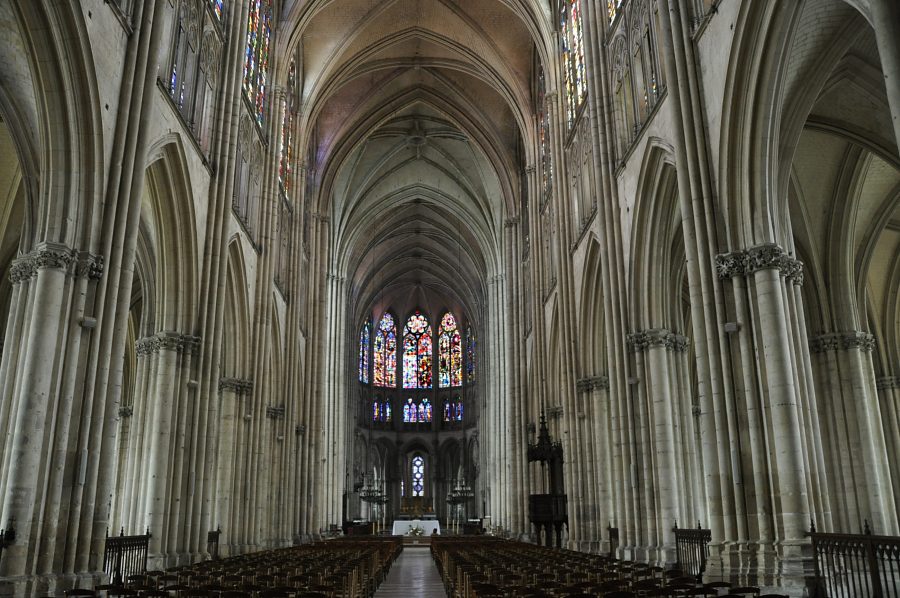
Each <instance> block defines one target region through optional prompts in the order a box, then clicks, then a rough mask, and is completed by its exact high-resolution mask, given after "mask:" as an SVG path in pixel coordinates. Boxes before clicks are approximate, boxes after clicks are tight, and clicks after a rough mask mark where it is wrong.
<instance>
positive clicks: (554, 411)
mask: <svg viewBox="0 0 900 598" xmlns="http://www.w3.org/2000/svg"><path fill="white" fill-rule="evenodd" d="M562 414H563V408H562V407H560V406H559V405H554V406H552V407H547V417H549V418H550V419H559V418H561V417H562Z"/></svg>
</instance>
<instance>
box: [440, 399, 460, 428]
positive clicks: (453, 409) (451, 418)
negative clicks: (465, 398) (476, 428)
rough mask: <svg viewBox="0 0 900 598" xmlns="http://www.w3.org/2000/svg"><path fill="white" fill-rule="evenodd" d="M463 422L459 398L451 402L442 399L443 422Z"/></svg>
mask: <svg viewBox="0 0 900 598" xmlns="http://www.w3.org/2000/svg"><path fill="white" fill-rule="evenodd" d="M462 420H463V403H462V399H461V398H459V397H454V398H453V400H450V399H444V421H445V422H461V421H462Z"/></svg>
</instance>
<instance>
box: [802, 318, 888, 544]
mask: <svg viewBox="0 0 900 598" xmlns="http://www.w3.org/2000/svg"><path fill="white" fill-rule="evenodd" d="M810 348H811V350H812V351H813V352H815V353H826V352H831V351H834V352H835V354H834V356H833V358H827V357H826V359H827V360H828V361H826V363H828V365H829V366H830V367H829V368H827V369H826V373H827V372H828V370H830V371H831V372H833V377H830V378H831V379H832V380H834V381H835V382H837V384H836V385H833V384H829V380H828V379H826V380H823V381H822V384H823V385H825V388H826V389H828V390H829V391H830V395H831V396H830V397H829V398H830V401H831V402H832V404H833V405H834V406H835V407H836V406H837V405H841V406H842V408H841V409H839V410H836V412H835V411H832V413H833V417H838V418H839V419H838V421H840V420H841V419H842V420H844V421H845V423H846V426H845V427H844V428H843V429H842V430H840V431H839V432H838V434H839V435H843V434H845V435H846V440H845V441H840V440H838V442H840V443H841V444H842V445H844V446H846V447H847V454H846V455H844V457H845V459H849V463H847V466H849V467H847V466H845V468H844V471H845V472H846V473H850V475H851V476H852V480H853V483H852V484H851V485H849V486H847V487H846V488H845V495H844V497H843V498H844V500H842V501H840V502H839V503H837V504H844V505H846V506H845V508H846V509H847V510H848V513H847V514H846V516H845V517H841V518H840V519H843V521H844V522H845V525H849V526H851V529H841V530H837V531H840V532H844V533H859V532H860V531H861V530H862V526H863V523H864V521H863V520H868V521H869V522H870V524H871V526H872V529H873V530H874V531H875V533H878V534H887V535H891V534H895V533H897V511H896V508H895V505H896V502H895V501H896V497H895V494H894V488H893V485H892V480H891V471H890V468H891V465H890V464H889V463H888V462H889V461H890V459H885V457H884V456H885V455H886V454H888V452H889V447H890V442H892V441H893V437H895V436H896V428H893V429H891V428H887V431H886V430H885V426H884V420H883V419H882V418H883V405H880V404H879V403H880V401H879V398H878V388H877V383H876V380H875V371H874V368H873V366H872V358H871V352H872V350H873V349H874V348H875V338H874V337H873V336H872V335H871V334H869V333H867V332H861V331H846V332H838V333H828V334H823V335H820V336H818V337H815V338H814V339H812V340H811V342H810ZM832 359H833V361H832ZM888 417H889V418H890V417H891V414H890V413H888ZM888 438H891V441H889V440H888ZM854 506H855V507H856V510H855V511H854V510H853V507H854ZM853 528H856V529H853Z"/></svg>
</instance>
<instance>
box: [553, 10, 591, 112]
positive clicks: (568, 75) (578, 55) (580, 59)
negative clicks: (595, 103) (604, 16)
mask: <svg viewBox="0 0 900 598" xmlns="http://www.w3.org/2000/svg"><path fill="white" fill-rule="evenodd" d="M559 33H560V44H561V47H560V55H561V57H562V66H563V83H564V85H565V92H566V93H565V95H566V97H565V99H566V120H567V122H568V124H569V128H570V129H571V128H572V126H573V125H574V124H575V120H576V118H577V117H578V113H579V111H580V109H581V106H582V105H583V104H584V100H585V97H586V96H587V74H586V72H585V66H584V15H583V14H582V10H581V0H560V2H559Z"/></svg>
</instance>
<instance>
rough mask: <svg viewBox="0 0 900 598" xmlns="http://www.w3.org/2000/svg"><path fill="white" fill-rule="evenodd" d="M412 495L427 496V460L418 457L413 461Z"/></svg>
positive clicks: (420, 456)
mask: <svg viewBox="0 0 900 598" xmlns="http://www.w3.org/2000/svg"><path fill="white" fill-rule="evenodd" d="M410 473H411V474H412V476H411V479H412V495H413V497H417V496H425V458H424V457H423V456H422V455H416V456H415V457H413V459H412V471H411V472H410Z"/></svg>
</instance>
